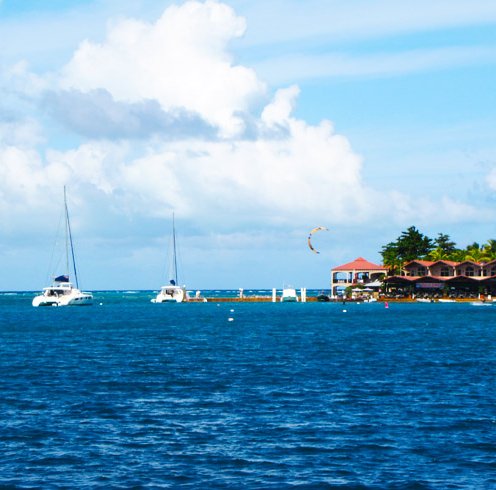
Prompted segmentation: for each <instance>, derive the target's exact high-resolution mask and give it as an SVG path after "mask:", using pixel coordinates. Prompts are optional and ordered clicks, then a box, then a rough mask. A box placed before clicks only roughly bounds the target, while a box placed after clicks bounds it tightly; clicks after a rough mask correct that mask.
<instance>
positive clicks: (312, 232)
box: [308, 226, 329, 254]
mask: <svg viewBox="0 0 496 490" xmlns="http://www.w3.org/2000/svg"><path fill="white" fill-rule="evenodd" d="M318 231H329V230H328V229H327V228H326V227H325V226H317V227H316V228H314V229H313V230H311V231H310V233H309V234H308V246H309V248H310V250H311V251H312V252H313V253H316V254H319V253H320V252H319V251H318V250H315V248H314V247H313V245H312V235H313V234H314V233H317V232H318Z"/></svg>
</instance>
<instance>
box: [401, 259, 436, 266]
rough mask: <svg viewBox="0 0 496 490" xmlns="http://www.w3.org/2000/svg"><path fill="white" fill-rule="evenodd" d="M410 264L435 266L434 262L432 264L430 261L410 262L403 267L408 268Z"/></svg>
mask: <svg viewBox="0 0 496 490" xmlns="http://www.w3.org/2000/svg"><path fill="white" fill-rule="evenodd" d="M410 264H420V265H422V266H424V267H430V266H431V265H432V264H435V262H432V260H410V262H407V263H406V264H405V265H404V267H408V266H409V265H410Z"/></svg>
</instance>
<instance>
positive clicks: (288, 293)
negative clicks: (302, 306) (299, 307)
mask: <svg viewBox="0 0 496 490" xmlns="http://www.w3.org/2000/svg"><path fill="white" fill-rule="evenodd" d="M280 301H282V302H284V303H295V302H297V301H299V300H298V295H297V294H296V289H295V288H293V287H291V286H288V287H285V288H284V289H283V290H282V295H281V300H280Z"/></svg>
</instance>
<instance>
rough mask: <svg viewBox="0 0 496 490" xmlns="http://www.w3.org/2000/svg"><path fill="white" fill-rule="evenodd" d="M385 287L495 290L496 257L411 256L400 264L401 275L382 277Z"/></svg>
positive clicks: (469, 292) (456, 292)
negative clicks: (481, 259)
mask: <svg viewBox="0 0 496 490" xmlns="http://www.w3.org/2000/svg"><path fill="white" fill-rule="evenodd" d="M384 283H385V287H386V290H387V291H392V290H395V291H398V290H400V291H401V292H403V293H407V294H409V295H422V294H423V295H437V296H474V295H479V294H487V295H494V294H495V292H496V260H492V261H491V262H474V261H472V260H465V261H463V262H453V261H450V260H438V261H435V262H432V261H428V260H412V261H410V262H408V263H406V264H405V265H404V266H403V269H402V273H401V274H400V275H395V276H390V277H387V278H386V279H385V280H384Z"/></svg>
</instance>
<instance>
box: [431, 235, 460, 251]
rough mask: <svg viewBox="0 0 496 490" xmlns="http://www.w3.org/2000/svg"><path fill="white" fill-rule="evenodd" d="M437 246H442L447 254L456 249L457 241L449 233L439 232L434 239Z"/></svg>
mask: <svg viewBox="0 0 496 490" xmlns="http://www.w3.org/2000/svg"><path fill="white" fill-rule="evenodd" d="M434 245H435V246H436V248H440V249H441V250H442V251H443V252H444V253H445V255H446V256H448V255H449V254H450V253H452V252H454V251H455V250H456V243H455V242H454V241H452V240H451V238H450V237H449V235H446V234H444V233H438V235H437V238H436V239H435V240H434Z"/></svg>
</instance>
